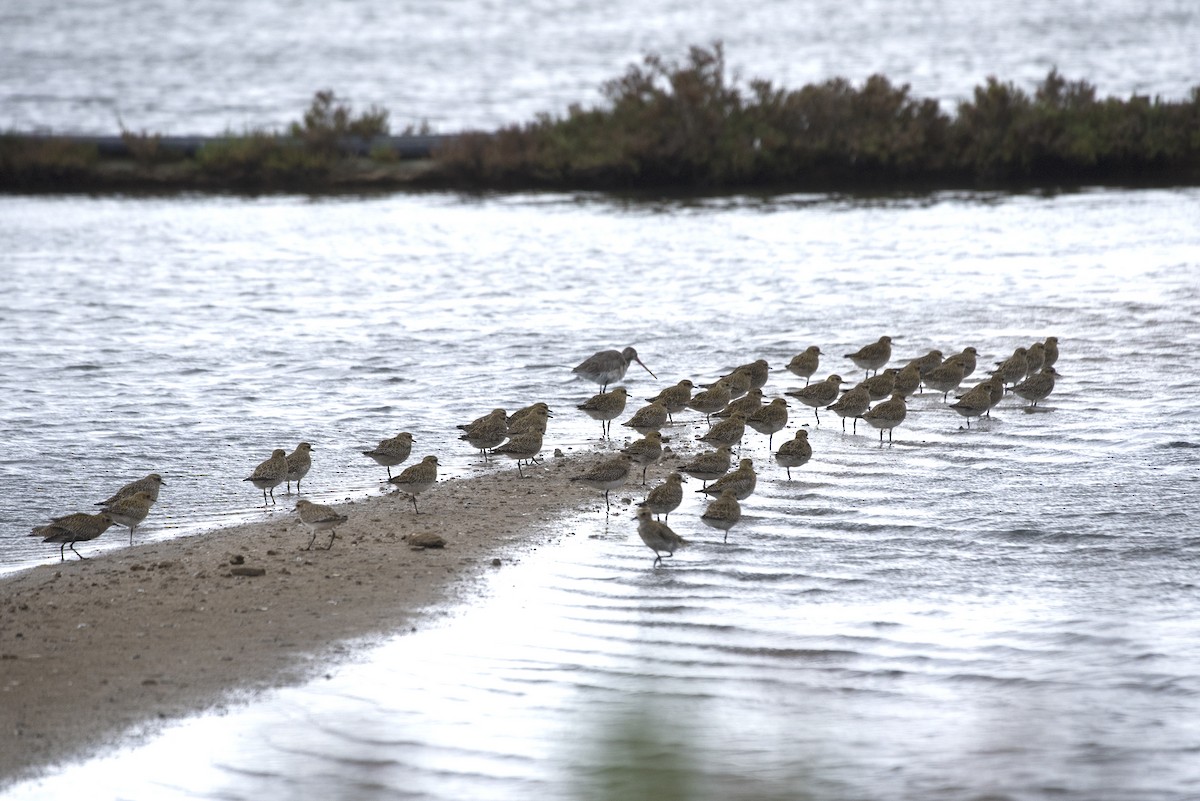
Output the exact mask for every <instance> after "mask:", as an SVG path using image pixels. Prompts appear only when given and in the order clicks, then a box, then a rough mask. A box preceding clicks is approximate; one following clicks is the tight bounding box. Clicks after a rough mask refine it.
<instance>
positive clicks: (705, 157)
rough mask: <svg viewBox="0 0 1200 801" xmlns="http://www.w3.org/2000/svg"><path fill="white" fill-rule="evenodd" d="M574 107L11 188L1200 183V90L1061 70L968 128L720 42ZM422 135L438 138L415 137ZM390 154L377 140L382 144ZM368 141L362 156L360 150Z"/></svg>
mask: <svg viewBox="0 0 1200 801" xmlns="http://www.w3.org/2000/svg"><path fill="white" fill-rule="evenodd" d="M602 96H603V98H604V102H603V103H602V104H601V105H600V106H597V107H594V108H583V107H580V106H572V107H571V108H570V109H568V110H567V112H566V113H565V114H564V115H561V116H550V115H543V116H541V117H539V118H538V119H536V120H534V121H532V122H529V123H526V124H524V125H515V126H509V127H506V128H502V129H501V130H499V131H487V132H483V131H478V132H465V133H461V134H456V135H453V136H444V137H440V138H438V139H437V144H436V145H435V146H432V147H431V148H430V150H429V152H428V154H427V155H428V157H427V158H413V157H412V154H407V155H406V154H402V153H400V152H399V151H398V150H397V149H396V147H395V146H394V142H395V140H394V139H387V136H388V134H389V130H388V113H387V112H386V111H384V110H382V109H379V108H376V107H372V108H371V109H368V110H367V111H366V112H362V113H359V114H355V113H354V112H353V110H352V109H350V108H349V107H348V106H346V105H344V104H341V103H339V102H338V101H337V99H336V97H335V96H334V95H333V93H332V92H319V93H318V94H317V95H316V96H315V98H314V100H313V103H312V106H311V107H310V108H309V109H308V110H307V111H306V112H305V113H304V115H303V117H302V119H301V120H299V121H297V122H295V123H292V124H291V125H290V126H289V128H288V130H287V131H285V132H268V131H253V132H247V133H244V134H240V135H234V134H230V135H227V136H225V137H220V138H217V139H214V140H211V141H208V142H206V143H205V144H203V145H202V146H200V147H198V148H196V149H195V150H194V151H192V152H188V151H185V150H182V149H180V148H172V147H165V146H164V142H163V140H162V138H161V137H156V136H154V135H149V134H132V133H129V132H124V133H123V134H122V139H123V140H124V142H125V143H126V145H127V147H126V148H125V154H124V155H123V156H122V157H113V156H105V155H102V154H101V153H100V152H99V151H98V149H97V148H96V147H95V146H94V145H89V144H87V143H81V142H78V141H72V140H68V139H55V138H33V137H23V136H19V135H9V136H5V137H0V190H2V191H10V192H11V191H106V190H138V189H145V190H206V191H250V192H270V191H287V192H295V191H300V192H314V193H321V192H336V191H354V190H363V189H377V190H392V189H402V188H454V189H478V190H518V189H555V190H563V189H596V190H609V191H672V192H674V191H689V192H727V191H740V190H753V191H804V190H928V189H942V188H1028V187H1039V186H1045V187H1051V186H1054V187H1057V186H1076V185H1196V184H1198V183H1200V86H1197V87H1196V88H1194V89H1193V90H1192V92H1191V94H1190V97H1189V98H1188V99H1186V100H1183V101H1175V102H1172V101H1164V100H1160V99H1158V98H1153V99H1152V98H1149V97H1143V96H1134V97H1131V98H1129V99H1128V100H1121V99H1116V98H1100V97H1097V95H1096V89H1095V87H1094V86H1092V85H1090V84H1088V83H1087V82H1086V81H1072V80H1067V79H1066V78H1064V77H1063V76H1061V75H1059V74H1058V73H1057V71H1051V73H1050V74H1049V75H1048V76H1047V77H1046V78H1045V80H1043V81H1042V82H1041V83H1040V84H1039V85H1038V86H1036V87H1035V88H1034V89H1033V91H1032V92H1027V91H1025V90H1023V89H1021V88H1020V87H1017V86H1015V85H1014V84H1012V83H1002V82H1000V81H998V80H996V79H988V81H987V82H986V83H985V84H984V85H983V86H979V87H976V89H975V91H974V93H973V96H972V98H971V99H970V100H967V101H965V102H961V103H959V104H958V106H957V108H956V110H955V112H954V113H953V114H950V113H947V112H945V111H943V110H942V109H941V107H940V106H939V104H938V103H937V102H936V101H934V100H930V99H920V98H914V97H911V96H910V94H909V87H908V86H906V85H901V86H896V85H894V84H892V83H891V82H890V81H889V80H888V79H887V78H885V77H883V76H873V77H871V78H868V79H867V80H866V81H864V82H863V83H862V85H860V86H855V85H853V84H851V83H850V82H848V81H846V80H844V79H841V78H837V79H832V80H829V81H826V82H824V83H820V84H809V85H806V86H804V87H802V88H800V89H798V90H786V89H783V88H779V87H776V86H774V85H773V84H771V83H770V82H769V81H766V80H762V79H756V80H751V81H749V82H748V83H745V84H743V83H742V82H740V81H739V80H737V79H734V78H731V76H730V75H729V71H728V69H727V66H726V63H725V56H724V51H723V48H722V47H721V45H719V44H717V45H713V46H712V47H710V48H702V47H693V48H691V49H690V51H689V52H688V55H687V57H686V59H684V60H683V61H680V62H673V61H668V60H666V59H663V58H662V57H660V56H656V55H650V56H647V57H646V58H645V59H644V60H643V61H642V63H641V64H635V65H631V66H630V67H629V68H628V69H627V71H626V72H625V74H624V75H622V76H620V77H618V78H615V79H613V80H611V81H608V82H607V83H605V84H604V86H603V87H602ZM405 133H406V134H410V135H411V134H428V131H414V130H412V129H411V128H410V129H408V130H407V131H406V132H405ZM372 143H374V144H372ZM351 145H353V146H351Z"/></svg>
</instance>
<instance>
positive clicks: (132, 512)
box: [101, 490, 154, 545]
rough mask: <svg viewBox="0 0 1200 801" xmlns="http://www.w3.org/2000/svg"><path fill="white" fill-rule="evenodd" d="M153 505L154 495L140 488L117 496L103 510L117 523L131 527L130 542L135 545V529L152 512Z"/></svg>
mask: <svg viewBox="0 0 1200 801" xmlns="http://www.w3.org/2000/svg"><path fill="white" fill-rule="evenodd" d="M153 505H154V496H153V495H151V494H150V493H149V492H147V491H146V490H139V491H138V492H135V493H133V494H132V495H126V496H125V497H123V498H117V499H116V500H115V501H113V502H112V503H110V504H108V505H106V506H105V507H104V508H103V509H101V511H102V512H104V513H105V514H107V515H108V516H109V517H111V518H112V519H113V522H114V523H116V524H117V525H121V526H127V527H128V528H129V544H130V545H133V531H134V529H136V528H137V527H138V526H139V525H140V524H141V522H142V521H143V520H145V519H146V515H148V514H150V507H151V506H153Z"/></svg>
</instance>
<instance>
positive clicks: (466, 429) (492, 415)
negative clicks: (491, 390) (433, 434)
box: [455, 406, 533, 439]
mask: <svg viewBox="0 0 1200 801" xmlns="http://www.w3.org/2000/svg"><path fill="white" fill-rule="evenodd" d="M527 408H530V409H532V408H533V407H532V406H530V407H527ZM497 417H498V418H500V419H501V420H503V421H504V425H505V427H506V428H507V426H508V412H506V411H504V409H502V408H500V407H496V408H495V409H492V410H491V411H490V412H488V413H487V414H485V415H483V416H481V417H476V418H475V419H474V420H472V421H471V422H469V423H459V424H458V425H456V426H455V428H457V429H458V430H459V431H462V432H463V433H464V434H470V433H471V432H472V431H474V430H475V429H476V428H477V427H478V426H481V425H484V424H487V425H491V424H492V423H493V422H494V421H495V420H496V418H497ZM459 439H462V437H461V436H459Z"/></svg>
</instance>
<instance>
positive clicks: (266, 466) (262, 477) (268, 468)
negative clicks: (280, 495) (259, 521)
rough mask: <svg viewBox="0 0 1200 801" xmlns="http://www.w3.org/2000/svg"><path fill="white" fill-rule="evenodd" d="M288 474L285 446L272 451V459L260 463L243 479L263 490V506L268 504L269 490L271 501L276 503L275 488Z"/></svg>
mask: <svg viewBox="0 0 1200 801" xmlns="http://www.w3.org/2000/svg"><path fill="white" fill-rule="evenodd" d="M287 474H288V464H287V451H285V450H284V449H283V448H276V449H275V450H273V451H272V452H271V458H270V459H267V460H266V461H265V462H262V463H261V464H259V466H258V467H256V468H254V472H253V473H251V474H250V475H249V476H247V477H246V478H243V479H242V481H249V482H250V483H251V484H253V485H254V486H256V487H258V488H259V489H260V490H262V494H263V506H266V505H267V492H268V491H270V493H271V503H275V488H276V487H278V486H279V485H280V484H282V483H283V482H284V481H285V480H286V479H287Z"/></svg>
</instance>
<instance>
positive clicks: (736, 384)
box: [705, 367, 750, 400]
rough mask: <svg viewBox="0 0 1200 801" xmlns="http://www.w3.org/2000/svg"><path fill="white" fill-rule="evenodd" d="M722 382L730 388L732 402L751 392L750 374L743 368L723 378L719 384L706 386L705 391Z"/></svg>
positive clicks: (719, 380)
mask: <svg viewBox="0 0 1200 801" xmlns="http://www.w3.org/2000/svg"><path fill="white" fill-rule="evenodd" d="M722 381H723V382H724V383H725V385H726V386H727V387H729V398H730V400H735V399H737V398H740V397H742V396H743V395H745V394H746V393H747V392H749V391H750V373H749V372H748V371H746V370H745V369H743V368H741V367H739V368H737V369H736V370H734V371H733V372H731V373H726V374H725V375H723V376H721V377H720V378H719V379H718V380H717V382H714V383H712V384H707V385H705V389H712V388H713V387H714V386H716V385H717V383H718V382H722Z"/></svg>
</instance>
